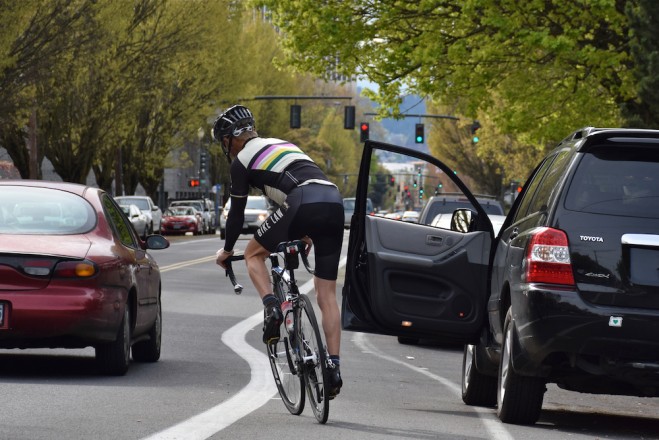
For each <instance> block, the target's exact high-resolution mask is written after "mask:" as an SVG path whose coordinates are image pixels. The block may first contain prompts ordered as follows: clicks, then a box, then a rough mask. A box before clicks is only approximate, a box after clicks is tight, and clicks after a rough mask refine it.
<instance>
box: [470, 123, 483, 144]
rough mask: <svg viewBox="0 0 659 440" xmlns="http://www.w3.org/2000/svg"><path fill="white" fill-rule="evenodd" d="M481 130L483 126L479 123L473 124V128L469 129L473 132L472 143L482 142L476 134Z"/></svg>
mask: <svg viewBox="0 0 659 440" xmlns="http://www.w3.org/2000/svg"><path fill="white" fill-rule="evenodd" d="M479 128H481V124H480V122H478V121H474V122H472V123H471V127H469V130H470V131H471V141H472V142H473V143H477V142H478V141H479V140H480V139H479V138H478V134H477V133H476V132H477V131H478V129H479Z"/></svg>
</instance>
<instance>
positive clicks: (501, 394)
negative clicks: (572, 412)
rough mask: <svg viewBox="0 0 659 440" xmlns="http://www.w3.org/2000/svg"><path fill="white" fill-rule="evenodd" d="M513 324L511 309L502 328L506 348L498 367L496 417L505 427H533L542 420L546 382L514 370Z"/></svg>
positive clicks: (502, 350)
mask: <svg viewBox="0 0 659 440" xmlns="http://www.w3.org/2000/svg"><path fill="white" fill-rule="evenodd" d="M514 331H515V323H514V322H513V317H512V309H511V308H509V309H508V313H507V314H506V321H505V323H504V327H503V335H504V340H503V346H502V347H501V363H500V364H499V380H498V388H497V404H498V407H497V416H499V419H501V421H502V422H504V423H514V424H517V425H532V424H534V423H535V422H536V421H537V420H538V418H539V417H540V411H541V410H542V399H543V397H544V393H545V391H546V387H545V381H544V380H543V379H541V378H537V377H529V376H521V375H519V374H517V373H515V371H514V370H513V362H512V359H513V333H514Z"/></svg>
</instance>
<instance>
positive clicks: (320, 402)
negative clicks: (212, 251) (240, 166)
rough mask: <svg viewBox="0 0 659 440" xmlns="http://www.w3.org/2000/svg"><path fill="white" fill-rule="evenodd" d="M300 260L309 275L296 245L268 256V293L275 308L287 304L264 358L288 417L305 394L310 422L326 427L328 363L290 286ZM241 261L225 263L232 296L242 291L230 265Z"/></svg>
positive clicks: (305, 305) (314, 325)
mask: <svg viewBox="0 0 659 440" xmlns="http://www.w3.org/2000/svg"><path fill="white" fill-rule="evenodd" d="M280 254H283V260H284V266H283V267H282V266H280V264H279V255H280ZM300 257H301V260H302V262H303V264H304V267H305V269H306V270H307V271H308V272H309V273H310V274H312V275H313V273H314V272H313V269H312V268H311V266H310V265H309V261H308V259H307V255H306V253H305V243H304V242H303V241H301V240H295V241H288V242H282V243H280V244H279V245H278V246H277V249H276V251H275V252H274V253H272V254H270V257H269V259H270V265H271V271H270V276H271V280H272V285H273V292H274V294H275V296H276V297H277V299H279V302H280V304H286V305H287V306H288V305H289V304H290V309H288V310H283V311H284V319H283V321H282V324H281V327H280V329H279V331H280V337H279V340H278V341H276V342H271V343H268V344H267V345H266V347H267V348H266V353H267V355H268V359H269V360H270V367H271V368H272V375H273V377H274V379H275V384H276V385H277V390H279V395H280V396H281V399H282V401H283V402H284V405H285V406H286V408H287V409H288V411H289V412H290V413H291V414H293V415H300V414H301V413H302V411H303V410H304V405H305V390H306V397H308V399H309V404H310V405H311V409H312V410H313V413H314V416H315V417H316V420H318V422H320V423H326V422H327V418H328V416H329V401H330V399H331V397H330V396H329V394H328V393H329V371H328V368H329V365H328V363H329V362H331V361H330V360H329V356H328V354H327V350H326V347H325V345H324V344H323V340H322V336H321V333H320V331H319V328H318V321H317V320H316V314H315V313H314V309H313V306H312V303H311V300H310V299H309V297H308V296H307V295H305V294H303V293H300V291H299V289H298V286H297V282H296V281H295V269H297V268H298V267H299V261H300ZM242 259H244V256H243V255H233V256H231V257H230V258H229V259H227V261H226V267H227V270H226V272H227V276H228V277H229V279H230V280H231V283H232V284H233V286H234V292H235V293H236V294H240V293H241V292H242V286H241V285H240V284H238V283H237V281H236V277H235V274H234V272H233V269H232V267H231V262H232V261H237V260H242ZM326 385H327V386H326Z"/></svg>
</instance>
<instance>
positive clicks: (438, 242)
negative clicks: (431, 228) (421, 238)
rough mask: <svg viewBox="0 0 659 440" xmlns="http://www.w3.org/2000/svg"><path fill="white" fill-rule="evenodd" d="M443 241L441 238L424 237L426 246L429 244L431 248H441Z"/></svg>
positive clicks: (434, 236) (433, 236)
mask: <svg viewBox="0 0 659 440" xmlns="http://www.w3.org/2000/svg"><path fill="white" fill-rule="evenodd" d="M443 241H444V238H443V237H438V236H436V235H427V236H426V244H429V245H431V246H441V245H442V242H443Z"/></svg>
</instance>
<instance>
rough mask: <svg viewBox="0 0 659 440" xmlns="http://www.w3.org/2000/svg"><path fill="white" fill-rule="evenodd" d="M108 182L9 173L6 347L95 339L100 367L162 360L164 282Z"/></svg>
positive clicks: (1, 187) (1, 322)
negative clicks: (66, 180) (18, 177)
mask: <svg viewBox="0 0 659 440" xmlns="http://www.w3.org/2000/svg"><path fill="white" fill-rule="evenodd" d="M168 246H169V242H168V241H167V240H166V239H165V238H163V237H161V236H158V235H151V236H148V237H147V238H146V240H145V241H142V240H140V238H139V237H138V236H137V233H136V232H135V229H134V228H133V226H132V225H131V223H130V221H129V220H128V218H126V216H125V215H124V213H123V212H122V210H121V208H120V207H119V206H118V205H117V204H116V202H115V201H114V200H113V198H112V197H111V196H110V195H109V194H108V193H106V192H105V191H103V190H101V189H98V188H91V187H88V186H84V185H78V184H72V183H63V182H44V181H30V180H13V181H12V180H0V348H30V347H51V348H55V347H62V348H83V347H87V346H92V347H94V348H95V351H96V359H97V361H98V364H99V367H100V368H101V370H102V371H103V372H105V373H107V374H112V375H123V374H125V373H126V371H127V370H128V366H129V363H130V354H131V349H132V355H133V360H135V361H142V362H155V361H157V360H158V359H159V358H160V345H161V330H162V319H161V316H162V315H161V313H162V310H161V303H160V292H161V281H160V270H159V268H158V265H157V264H156V262H155V261H154V260H153V258H152V257H151V255H149V253H148V252H147V250H148V249H165V248H167V247H168Z"/></svg>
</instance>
